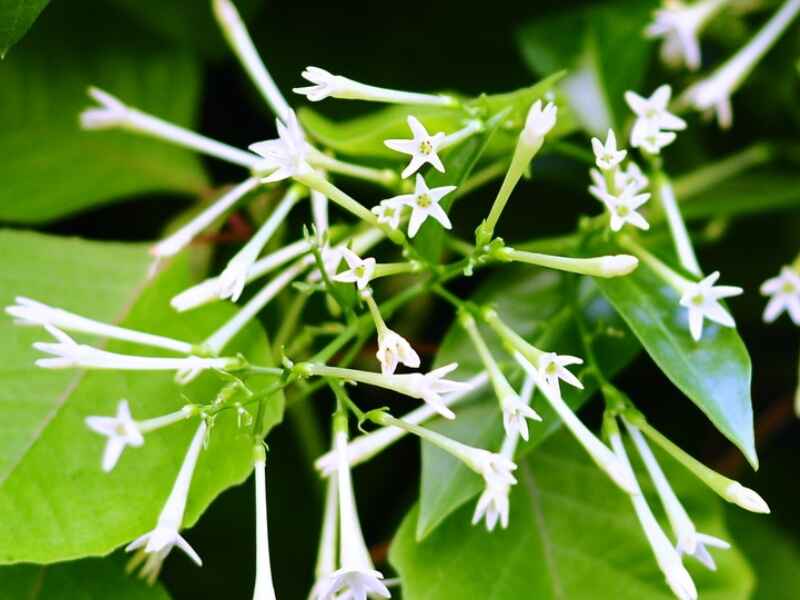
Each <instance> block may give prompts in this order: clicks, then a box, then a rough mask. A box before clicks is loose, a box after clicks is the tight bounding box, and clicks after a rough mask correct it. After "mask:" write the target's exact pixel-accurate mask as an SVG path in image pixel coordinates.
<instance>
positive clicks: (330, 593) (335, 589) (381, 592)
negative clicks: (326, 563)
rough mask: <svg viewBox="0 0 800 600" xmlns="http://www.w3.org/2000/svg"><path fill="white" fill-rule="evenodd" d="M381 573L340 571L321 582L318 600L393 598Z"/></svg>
mask: <svg viewBox="0 0 800 600" xmlns="http://www.w3.org/2000/svg"><path fill="white" fill-rule="evenodd" d="M382 579H383V574H382V573H381V572H380V571H375V570H374V569H373V570H363V571H362V570H359V571H352V570H347V569H339V570H338V571H334V572H333V573H331V574H330V575H328V576H327V577H326V578H325V579H323V580H322V581H320V582H319V588H318V591H317V594H318V595H317V596H316V598H318V600H367V597H368V596H372V595H377V596H380V597H381V598H391V596H392V595H391V593H390V592H389V590H388V588H387V587H386V586H385V585H384V584H383V582H382V581H381V580H382Z"/></svg>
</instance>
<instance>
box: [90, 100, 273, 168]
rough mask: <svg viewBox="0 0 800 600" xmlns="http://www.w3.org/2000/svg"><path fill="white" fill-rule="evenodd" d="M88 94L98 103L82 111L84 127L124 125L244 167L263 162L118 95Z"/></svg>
mask: <svg viewBox="0 0 800 600" xmlns="http://www.w3.org/2000/svg"><path fill="white" fill-rule="evenodd" d="M89 95H90V96H91V97H92V98H93V99H94V100H95V101H97V103H98V104H99V105H100V106H99V107H93V108H89V109H87V110H85V111H84V112H83V113H81V126H82V127H83V128H84V129H112V128H114V129H126V130H128V131H133V132H135V133H139V134H142V135H146V136H149V137H154V138H158V139H160V140H164V141H166V142H169V143H172V144H175V145H178V146H183V147H184V148H189V149H190V150H194V151H196V152H199V153H201V154H206V155H208V156H213V157H214V158H218V159H220V160H224V161H227V162H230V163H233V164H235V165H239V166H242V167H245V168H247V169H254V168H256V167H257V166H258V165H259V164H260V163H261V162H262V159H261V158H260V157H259V156H257V155H255V154H252V153H250V152H247V151H245V150H240V149H239V148H234V147H233V146H229V145H228V144H223V143H222V142H218V141H216V140H212V139H211V138H207V137H205V136H203V135H200V134H199V133H195V132H193V131H189V130H188V129H184V128H183V127H178V126H177V125H173V124H172V123H168V122H167V121H163V120H162V119H159V118H158V117H154V116H152V115H149V114H146V113H143V112H141V111H139V110H137V109H135V108H132V107H130V106H126V105H125V104H123V103H122V101H121V100H119V99H118V98H115V97H114V96H112V95H111V94H109V93H107V92H104V91H103V90H100V89H98V88H95V87H92V88H89Z"/></svg>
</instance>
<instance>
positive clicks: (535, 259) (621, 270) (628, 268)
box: [494, 246, 639, 278]
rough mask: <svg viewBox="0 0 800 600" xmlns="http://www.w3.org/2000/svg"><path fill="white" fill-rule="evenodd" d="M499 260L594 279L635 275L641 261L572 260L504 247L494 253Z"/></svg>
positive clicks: (623, 256)
mask: <svg viewBox="0 0 800 600" xmlns="http://www.w3.org/2000/svg"><path fill="white" fill-rule="evenodd" d="M494 256H495V257H496V258H498V259H499V260H504V261H515V262H522V263H526V264H529V265H536V266H538V267H545V268H548V269H557V270H559V271H566V272H568V273H580V274H581V275H591V276H592V277H604V278H608V277H622V276H624V275H628V274H630V273H633V271H635V270H636V267H638V266H639V259H638V258H636V257H635V256H631V255H630V254H613V255H608V256H597V257H594V258H571V257H569V256H555V255H553V254H541V253H539V252H526V251H524V250H515V249H514V248H509V247H508V246H504V247H503V248H500V249H498V250H496V251H495V252H494Z"/></svg>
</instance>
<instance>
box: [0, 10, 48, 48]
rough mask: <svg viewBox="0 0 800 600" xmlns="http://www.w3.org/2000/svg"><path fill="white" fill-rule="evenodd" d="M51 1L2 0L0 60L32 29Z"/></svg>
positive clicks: (0, 12) (0, 13) (0, 11)
mask: <svg viewBox="0 0 800 600" xmlns="http://www.w3.org/2000/svg"><path fill="white" fill-rule="evenodd" d="M49 3H50V0H0V58H5V56H6V52H8V49H9V48H11V46H13V45H14V44H16V43H17V42H18V41H19V40H20V38H22V36H23V35H25V33H26V32H27V31H28V29H30V27H31V25H33V23H34V21H36V18H37V17H38V16H39V14H40V13H41V12H42V11H43V10H44V9H45V7H46V6H47V5H48V4H49Z"/></svg>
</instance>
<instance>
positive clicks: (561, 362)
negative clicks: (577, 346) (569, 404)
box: [536, 352, 583, 393]
mask: <svg viewBox="0 0 800 600" xmlns="http://www.w3.org/2000/svg"><path fill="white" fill-rule="evenodd" d="M582 364H583V359H581V358H578V357H577V356H569V355H568V354H556V353H555V352H545V353H543V354H542V355H541V356H540V357H539V364H538V365H536V366H537V369H538V371H539V376H540V377H541V380H542V381H544V383H545V385H547V386H548V387H549V388H550V389H552V390H556V391H559V393H560V389H561V387H560V384H559V380H562V381H564V382H565V383H568V384H570V385H571V386H574V387H576V388H578V389H580V390H582V389H583V384H582V383H581V382H580V380H579V379H578V378H577V377H575V375H573V374H572V373H571V372H570V371H569V370H568V369H567V367H568V366H569V365H582Z"/></svg>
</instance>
